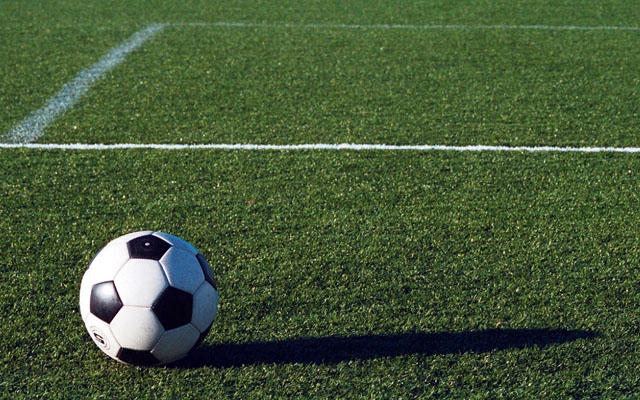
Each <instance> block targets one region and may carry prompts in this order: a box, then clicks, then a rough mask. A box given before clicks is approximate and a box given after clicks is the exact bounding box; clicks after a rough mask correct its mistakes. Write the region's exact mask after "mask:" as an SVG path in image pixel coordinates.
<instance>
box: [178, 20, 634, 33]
mask: <svg viewBox="0 0 640 400" xmlns="http://www.w3.org/2000/svg"><path fill="white" fill-rule="evenodd" d="M171 25H174V26H209V27H216V26H217V27H227V28H234V27H235V28H302V29H413V30H435V29H459V30H465V29H466V30H472V29H482V30H501V29H507V30H509V29H510V30H550V31H640V27H637V26H580V25H458V24H434V25H429V24H427V25H417V24H416V25H405V24H289V23H281V24H278V23H255V22H175V23H171Z"/></svg>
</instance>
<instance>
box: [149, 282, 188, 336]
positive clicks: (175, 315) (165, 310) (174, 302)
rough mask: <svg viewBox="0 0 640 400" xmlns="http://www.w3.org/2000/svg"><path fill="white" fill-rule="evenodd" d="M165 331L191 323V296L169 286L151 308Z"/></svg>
mask: <svg viewBox="0 0 640 400" xmlns="http://www.w3.org/2000/svg"><path fill="white" fill-rule="evenodd" d="M151 309H152V310H153V312H154V313H155V314H156V316H157V317H158V319H159V320H160V323H161V324H162V327H163V328H164V329H165V330H167V331H168V330H170V329H175V328H179V327H181V326H182V325H186V324H188V323H189V322H191V314H192V312H193V296H192V295H191V293H188V292H185V291H183V290H180V289H176V288H174V287H173V286H169V287H168V288H166V289H165V291H164V292H162V294H161V295H160V297H159V298H158V300H156V302H155V304H154V305H153V306H152V307H151Z"/></svg>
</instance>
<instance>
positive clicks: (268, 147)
mask: <svg viewBox="0 0 640 400" xmlns="http://www.w3.org/2000/svg"><path fill="white" fill-rule="evenodd" d="M0 149H35V150H127V149H134V150H135V149H140V150H245V151H246V150H249V151H304V150H332V151H417V152H427V151H450V152H519V153H553V152H555V153H640V147H557V146H483V145H469V146H446V145H390V144H355V143H340V144H327V143H317V144H285V145H278V144H223V143H221V144H152V143H149V144H142V143H117V144H84V143H70V144H62V143H61V144H52V143H48V144H46V143H45V144H39V143H0Z"/></svg>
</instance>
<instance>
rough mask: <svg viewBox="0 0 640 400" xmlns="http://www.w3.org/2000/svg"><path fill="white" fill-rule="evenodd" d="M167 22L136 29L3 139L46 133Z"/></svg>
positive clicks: (16, 140) (29, 139)
mask: <svg viewBox="0 0 640 400" xmlns="http://www.w3.org/2000/svg"><path fill="white" fill-rule="evenodd" d="M166 26H167V25H166V24H154V25H150V26H148V27H146V28H144V29H142V30H141V31H138V32H136V33H134V34H133V35H132V36H131V37H130V38H129V39H128V40H126V41H125V42H123V43H122V44H120V45H119V46H117V47H114V48H113V49H111V50H110V51H109V52H108V53H107V54H106V55H105V56H104V57H102V58H101V59H100V60H98V62H96V63H95V64H93V65H92V66H90V67H89V68H87V69H85V70H82V71H80V73H79V74H78V75H77V76H76V77H75V78H74V79H72V80H71V81H69V82H68V83H66V84H65V85H64V86H63V87H62V88H61V89H60V90H59V91H58V93H56V95H55V96H53V97H52V98H51V99H49V101H48V102H47V104H45V105H44V106H43V107H42V108H40V109H39V110H37V111H34V112H33V113H31V115H29V116H28V117H27V118H25V119H24V120H22V122H20V123H18V124H17V125H16V126H14V127H13V128H11V129H10V130H9V131H8V132H7V134H6V135H5V136H4V137H3V138H2V141H3V142H9V143H28V142H32V141H34V140H36V139H37V138H38V137H40V136H41V135H42V132H43V131H44V130H45V128H46V127H47V126H49V124H51V123H52V122H53V121H55V120H56V118H58V117H59V116H60V114H62V113H64V112H65V111H67V110H69V109H71V108H72V107H73V106H74V105H75V104H76V103H77V102H78V101H79V100H80V98H82V97H83V96H84V95H85V94H86V93H87V91H88V90H89V88H91V86H93V85H94V84H95V83H96V82H97V81H98V80H99V79H100V78H102V77H103V76H104V74H105V73H107V72H109V71H110V70H112V69H113V68H115V67H116V66H117V65H118V64H120V63H121V62H122V61H124V59H125V58H126V56H127V55H128V54H129V53H131V52H132V51H134V50H135V49H137V48H138V47H140V46H141V45H142V44H143V43H144V42H146V41H147V40H149V39H151V38H152V37H154V36H155V35H156V34H157V33H158V32H160V31H161V30H162V29H164V28H165V27H166Z"/></svg>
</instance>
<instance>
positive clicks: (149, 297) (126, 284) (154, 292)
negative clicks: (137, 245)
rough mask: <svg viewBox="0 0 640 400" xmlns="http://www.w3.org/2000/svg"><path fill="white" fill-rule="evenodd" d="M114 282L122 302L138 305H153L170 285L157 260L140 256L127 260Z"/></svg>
mask: <svg viewBox="0 0 640 400" xmlns="http://www.w3.org/2000/svg"><path fill="white" fill-rule="evenodd" d="M114 282H115V284H116V289H117V290H118V294H119V295H120V299H121V300H122V304H124V305H127V306H138V307H151V306H152V305H153V303H154V302H155V301H156V299H157V298H158V297H159V296H160V295H161V294H162V292H163V291H164V290H165V289H166V288H167V286H169V283H168V282H167V278H166V277H165V275H164V272H163V270H162V267H161V266H160V264H159V263H158V262H157V261H155V260H145V259H139V258H132V259H131V260H129V261H127V263H126V264H125V265H124V266H123V267H122V269H121V270H120V272H118V275H116V278H115V279H114Z"/></svg>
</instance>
